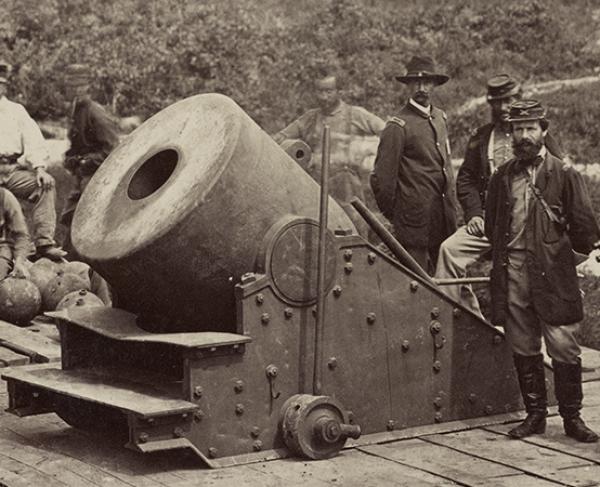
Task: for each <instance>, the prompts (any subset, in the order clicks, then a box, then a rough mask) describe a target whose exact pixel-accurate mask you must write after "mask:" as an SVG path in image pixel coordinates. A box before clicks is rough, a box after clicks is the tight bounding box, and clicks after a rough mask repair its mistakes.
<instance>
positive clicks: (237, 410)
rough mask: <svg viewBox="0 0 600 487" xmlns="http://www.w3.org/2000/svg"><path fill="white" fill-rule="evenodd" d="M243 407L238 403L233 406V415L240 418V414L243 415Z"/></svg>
mask: <svg viewBox="0 0 600 487" xmlns="http://www.w3.org/2000/svg"><path fill="white" fill-rule="evenodd" d="M244 410H245V408H244V405H243V404H241V403H238V404H236V405H235V414H237V415H238V416H241V415H242V414H244Z"/></svg>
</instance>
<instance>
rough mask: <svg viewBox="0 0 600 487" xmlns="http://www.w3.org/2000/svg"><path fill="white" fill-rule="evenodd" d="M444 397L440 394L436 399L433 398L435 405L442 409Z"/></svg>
mask: <svg viewBox="0 0 600 487" xmlns="http://www.w3.org/2000/svg"><path fill="white" fill-rule="evenodd" d="M442 402H443V401H442V398H441V397H440V396H437V397H436V398H435V399H434V400H433V405H434V406H435V407H436V408H438V409H440V408H441V407H442Z"/></svg>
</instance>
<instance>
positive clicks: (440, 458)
mask: <svg viewBox="0 0 600 487" xmlns="http://www.w3.org/2000/svg"><path fill="white" fill-rule="evenodd" d="M359 450H361V451H364V452H367V453H370V454H371V455H376V456H378V457H381V458H386V459H388V460H392V461H394V462H398V463H400V464H402V465H408V466H411V467H414V468H418V469H420V470H423V471H425V472H429V473H431V474H434V475H439V476H440V477H443V478H446V479H449V480H453V481H455V482H461V483H464V484H466V485H469V486H489V487H493V486H515V487H516V486H521V485H527V486H530V487H538V486H540V487H542V486H550V485H556V484H555V483H553V482H549V481H547V480H543V479H538V478H535V477H529V476H527V475H524V474H523V473H522V472H521V471H519V470H516V469H514V468H511V467H508V466H506V465H502V464H499V463H495V462H491V461H488V460H483V459H480V458H474V457H472V456H471V455H468V454H465V453H461V452H458V451H455V450H452V449H449V448H445V447H442V446H439V445H435V444H432V443H428V442H426V441H423V440H420V439H413V440H405V441H398V442H394V443H388V444H385V445H375V446H368V447H364V448H359Z"/></svg>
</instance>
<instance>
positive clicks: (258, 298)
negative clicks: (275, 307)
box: [256, 293, 265, 306]
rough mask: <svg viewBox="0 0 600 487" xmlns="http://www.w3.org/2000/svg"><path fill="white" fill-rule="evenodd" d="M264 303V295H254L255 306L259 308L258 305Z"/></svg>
mask: <svg viewBox="0 0 600 487" xmlns="http://www.w3.org/2000/svg"><path fill="white" fill-rule="evenodd" d="M264 302H265V295H264V294H262V293H258V294H257V295H256V304H258V305H259V306H260V305H261V304H263V303H264Z"/></svg>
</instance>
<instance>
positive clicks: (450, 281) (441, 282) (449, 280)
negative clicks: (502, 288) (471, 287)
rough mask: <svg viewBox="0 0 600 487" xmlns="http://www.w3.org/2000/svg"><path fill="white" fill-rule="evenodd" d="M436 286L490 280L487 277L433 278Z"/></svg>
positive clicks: (479, 282)
mask: <svg viewBox="0 0 600 487" xmlns="http://www.w3.org/2000/svg"><path fill="white" fill-rule="evenodd" d="M433 282H435V283H436V284H437V285H438V286H453V285H456V284H487V283H489V282H490V278H489V277H485V276H481V277H448V278H439V279H435V278H434V279H433Z"/></svg>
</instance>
